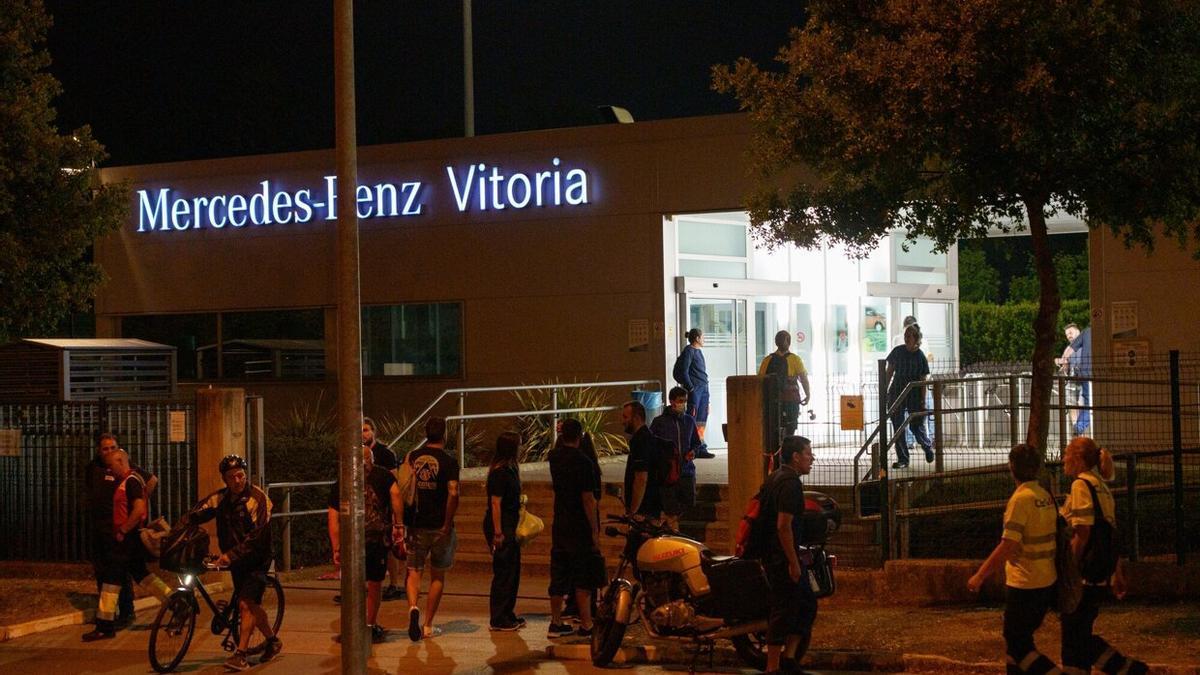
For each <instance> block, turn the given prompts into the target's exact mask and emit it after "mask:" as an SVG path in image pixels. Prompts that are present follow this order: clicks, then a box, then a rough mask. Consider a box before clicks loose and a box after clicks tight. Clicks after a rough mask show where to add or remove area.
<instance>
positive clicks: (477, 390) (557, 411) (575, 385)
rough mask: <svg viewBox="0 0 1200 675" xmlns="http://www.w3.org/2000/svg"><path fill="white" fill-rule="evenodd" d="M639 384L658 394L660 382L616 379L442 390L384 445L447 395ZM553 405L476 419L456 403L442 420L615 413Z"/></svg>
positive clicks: (409, 429)
mask: <svg viewBox="0 0 1200 675" xmlns="http://www.w3.org/2000/svg"><path fill="white" fill-rule="evenodd" d="M643 384H653V385H656V386H657V387H658V391H662V380H658V379H653V380H617V381H609V382H564V383H546V384H523V385H514V386H507V387H455V388H452V389H446V390H445V391H443V392H442V393H440V394H438V395H437V397H436V398H434V399H433V401H432V402H431V403H430V404H429V405H427V406H425V409H424V410H422V411H421V413H420V414H419V415H417V416H416V417H414V418H413V419H412V421H411V422H409V423H408V426H406V427H404V430H403V431H401V432H400V433H399V434H397V435H396V437H395V438H393V439H392V440H391V442H390V443H388V445H395V444H396V443H397V442H399V441H400V440H401V439H403V438H404V437H405V436H407V435H408V434H409V432H411V431H412V430H413V429H414V428H415V427H416V426H417V424H418V423H420V421H421V420H423V419H425V416H426V415H428V414H429V413H430V412H431V411H433V409H434V408H435V407H437V404H438V403H441V402H442V400H444V399H445V398H446V397H447V396H450V395H452V394H457V395H459V397H460V401H461V398H462V397H465V396H466V395H467V394H479V393H488V392H503V391H507V392H516V391H537V390H540V389H550V390H553V391H555V392H557V391H558V390H560V389H583V388H585V387H630V386H633V387H636V386H640V385H643ZM553 404H554V406H555V407H553V408H549V409H547V411H545V412H543V411H535V410H530V411H524V412H521V413H518V414H513V413H481V415H483V416H480V417H471V416H467V415H465V414H464V413H463V412H462V405H461V404H460V405H459V414H458V415H451V416H448V417H447V418H446V420H447V421H451V420H457V421H460V422H464V421H466V420H468V419H493V418H502V417H514V416H517V417H523V416H527V415H544V414H554V415H558V414H562V413H569V412H598V411H605V410H615V409H616V406H608V407H604V408H573V409H569V410H568V409H565V408H564V409H558V408H557V407H556V406H557V396H556V397H554V400H553ZM459 435H460V436H461V435H462V434H461V433H460V434H459ZM422 444H423V442H422V443H419V444H418V445H417V447H418V448H419V447H420V446H421V445H422ZM462 445H463V441H462V439H461V438H460V439H459V446H460V447H459V464H460V466H461V464H462V461H463V459H464V457H463V456H462V455H463V454H464V453H463V450H464V449H463V447H462Z"/></svg>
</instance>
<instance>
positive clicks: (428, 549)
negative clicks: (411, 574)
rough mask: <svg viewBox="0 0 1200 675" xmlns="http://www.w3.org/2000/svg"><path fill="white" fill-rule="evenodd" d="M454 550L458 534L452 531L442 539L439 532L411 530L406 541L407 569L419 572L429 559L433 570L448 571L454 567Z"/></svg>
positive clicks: (456, 547) (456, 545) (456, 546)
mask: <svg viewBox="0 0 1200 675" xmlns="http://www.w3.org/2000/svg"><path fill="white" fill-rule="evenodd" d="M456 549H458V533H457V532H456V531H455V530H453V529H451V530H450V536H449V537H443V536H442V531H441V530H413V532H412V535H411V536H410V538H409V540H408V569H410V570H416V571H418V572H420V571H421V570H423V569H425V559H426V558H429V562H430V564H431V565H432V566H433V569H435V570H448V569H450V567H451V566H452V565H454V551H455V550H456Z"/></svg>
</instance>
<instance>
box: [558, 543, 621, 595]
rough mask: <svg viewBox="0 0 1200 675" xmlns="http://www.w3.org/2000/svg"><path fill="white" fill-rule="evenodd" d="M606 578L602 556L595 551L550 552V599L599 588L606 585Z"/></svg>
mask: <svg viewBox="0 0 1200 675" xmlns="http://www.w3.org/2000/svg"><path fill="white" fill-rule="evenodd" d="M607 576H608V574H607V571H606V570H605V569H604V556H602V555H600V553H598V552H596V551H592V550H590V549H589V550H585V551H567V550H564V549H557V548H555V549H551V550H550V587H549V589H547V594H548V595H550V596H552V597H559V596H563V595H568V594H570V593H572V592H573V591H591V590H595V589H597V588H601V587H602V586H604V584H606V583H608V578H607Z"/></svg>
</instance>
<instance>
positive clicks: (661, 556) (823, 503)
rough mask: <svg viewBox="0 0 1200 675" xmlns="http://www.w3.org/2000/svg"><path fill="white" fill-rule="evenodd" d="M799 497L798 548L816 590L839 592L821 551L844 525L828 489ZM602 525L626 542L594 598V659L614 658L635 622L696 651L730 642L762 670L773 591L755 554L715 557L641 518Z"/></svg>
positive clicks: (601, 662)
mask: <svg viewBox="0 0 1200 675" xmlns="http://www.w3.org/2000/svg"><path fill="white" fill-rule="evenodd" d="M804 496H805V510H804V515H803V516H802V517H801V530H802V534H801V541H800V542H799V543H798V548H799V551H798V553H799V554H800V557H801V560H802V561H803V562H804V565H805V570H806V572H805V575H806V576H807V577H808V579H807V582H808V583H809V584H810V585H811V587H812V588H813V591H814V593H815V594H816V596H817V597H818V598H822V597H828V596H830V595H832V594H833V593H834V591H835V590H836V585H835V582H834V577H833V568H834V567H835V566H836V564H837V558H836V556H834V555H832V554H829V553H827V552H826V550H825V543H826V541H827V540H828V538H829V536H830V535H831V534H833V533H834V532H836V531H837V528H838V526H839V525H840V524H841V513H840V511H839V510H838V507H837V502H835V501H834V500H833V499H832V498H830V497H829V496H827V495H824V494H822V493H819V492H805V493H804ZM604 524H605V534H606V535H607V536H609V537H624V538H625V547H624V549H623V551H622V553H621V558H620V562H619V563H618V565H617V569H616V572H615V574H614V576H613V578H612V580H611V581H610V582H609V584H608V586H607V587H605V589H604V591H603V592H602V593H601V594H600V595H599V597H598V598H597V600H596V612H595V628H594V629H593V631H592V645H591V655H592V663H593V664H595V665H596V666H606V665H608V664H609V663H611V662H612V660H613V657H614V656H616V653H617V650H619V649H620V647H621V641H622V640H623V639H624V637H625V629H626V628H627V627H628V626H629V625H630V624H631V623H632V622H634V621H638V622H640V623H641V624H642V626H643V628H645V630H646V634H647V635H648V636H649V637H650V638H656V639H671V640H680V641H684V642H688V643H691V644H692V645H694V646H695V647H696V654H697V655H699V653H700V650H701V649H703V648H706V647H708V648H710V649H711V647H712V645H713V644H714V643H715V642H716V641H717V640H729V641H730V642H731V643H732V644H733V648H734V650H735V651H736V652H737V654H738V657H739V658H740V659H741V660H742V662H744V663H745V664H746V665H748V666H750V667H752V668H756V669H758V670H763V669H765V668H766V663H767V656H766V644H765V641H766V631H767V617H768V615H769V613H770V598H771V589H770V585H769V584H768V583H767V576H766V572H765V571H764V570H763V566H762V563H761V562H760V561H759V560H755V559H749V558H746V559H743V558H737V557H734V556H721V555H715V554H713V552H712V551H710V550H709V549H708V547H706V546H705V545H704V544H702V543H700V542H698V541H696V540H694V539H691V538H688V537H686V536H684V535H683V534H681V533H679V532H676V531H675V530H672V529H671V528H669V527H668V526H667V525H666V524H664V523H660V522H658V521H654V520H648V519H646V518H644V517H641V516H623V515H614V514H609V515H608V518H607V519H606V521H605V523H604ZM619 526H624V528H625V529H624V530H622V529H620V527H619ZM710 653H711V652H710Z"/></svg>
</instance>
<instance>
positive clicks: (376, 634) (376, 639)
mask: <svg viewBox="0 0 1200 675" xmlns="http://www.w3.org/2000/svg"><path fill="white" fill-rule="evenodd" d="M381 642H387V629H386V628H384V627H383V626H380V625H379V624H375V625H374V626H371V644H376V645H377V644H379V643H381Z"/></svg>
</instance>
